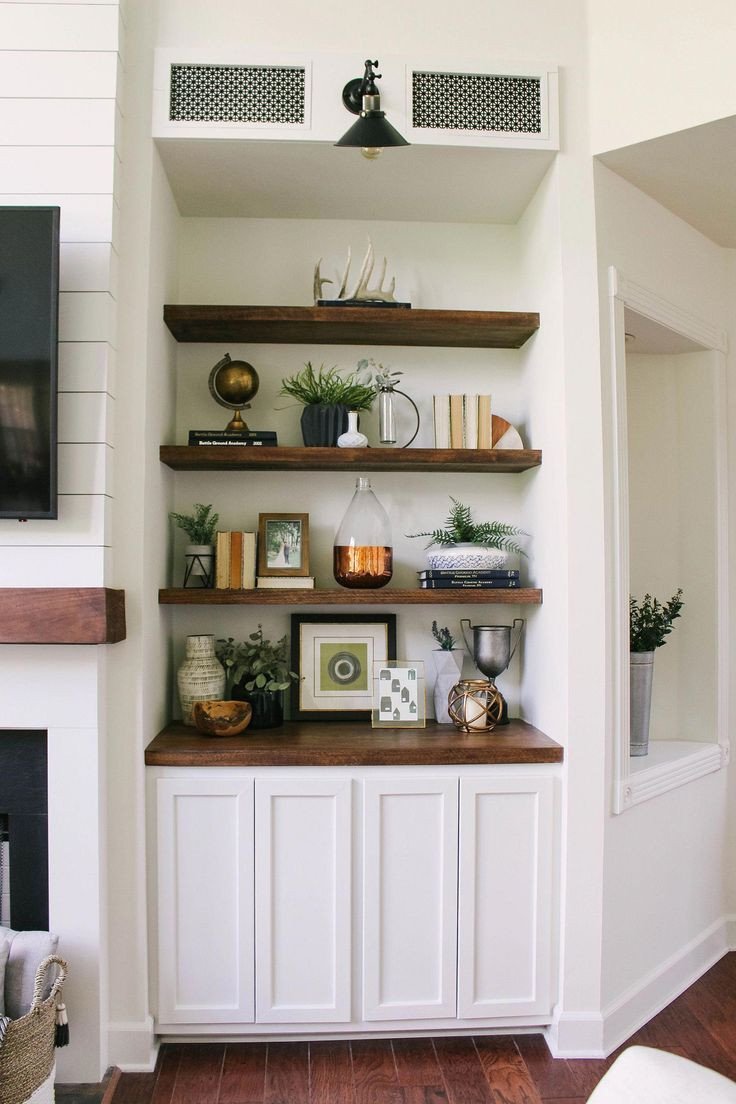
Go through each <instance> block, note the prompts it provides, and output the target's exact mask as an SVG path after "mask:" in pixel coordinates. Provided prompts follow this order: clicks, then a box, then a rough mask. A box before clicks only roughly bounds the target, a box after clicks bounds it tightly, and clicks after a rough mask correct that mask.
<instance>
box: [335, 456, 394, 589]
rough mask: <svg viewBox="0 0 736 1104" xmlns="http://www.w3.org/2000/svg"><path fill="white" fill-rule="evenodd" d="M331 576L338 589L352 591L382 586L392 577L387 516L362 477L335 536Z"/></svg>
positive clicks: (389, 531) (391, 554)
mask: <svg viewBox="0 0 736 1104" xmlns="http://www.w3.org/2000/svg"><path fill="white" fill-rule="evenodd" d="M333 572H334V575H335V579H336V580H337V582H338V583H339V584H340V586H344V587H350V588H351V589H354V590H359V589H376V588H378V587H382V586H385V585H386V583H387V582H388V581H389V580H390V578H391V575H392V574H393V548H392V545H391V525H390V523H389V520H388V514H387V513H386V511H385V510H384V508H383V506H382V505H381V503H380V502H379V501H378V499H377V498H376V496H375V495H374V493H373V491H372V490H371V484H370V480H369V479H367V478H366V477H365V476H363V475H360V476H358V479H357V480H356V483H355V494H354V495H353V497H352V500H351V502H350V505H349V506H348V508H347V512H346V514H345V517H344V518H343V519H342V521H341V522H340V525H339V527H338V530H337V534H336V536H335V547H334V560H333Z"/></svg>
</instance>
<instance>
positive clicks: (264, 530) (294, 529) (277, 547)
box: [258, 514, 309, 578]
mask: <svg viewBox="0 0 736 1104" xmlns="http://www.w3.org/2000/svg"><path fill="white" fill-rule="evenodd" d="M290 561H291V562H290ZM258 574H259V575H265V576H274V575H275V576H280V577H282V578H294V577H295V576H304V575H309V514H259V515H258Z"/></svg>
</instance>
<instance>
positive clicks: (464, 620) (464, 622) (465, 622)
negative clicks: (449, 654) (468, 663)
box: [460, 617, 475, 659]
mask: <svg viewBox="0 0 736 1104" xmlns="http://www.w3.org/2000/svg"><path fill="white" fill-rule="evenodd" d="M466 625H467V626H468V628H470V627H471V625H470V618H469V617H461V618H460V631H461V632H462V634H463V640H464V641H465V647H466V648H467V649H468V655H469V656H473V659H475V656H474V652H473V649H472V648H471V646H470V644H469V643H468V635H467V633H466V631H465V626H466Z"/></svg>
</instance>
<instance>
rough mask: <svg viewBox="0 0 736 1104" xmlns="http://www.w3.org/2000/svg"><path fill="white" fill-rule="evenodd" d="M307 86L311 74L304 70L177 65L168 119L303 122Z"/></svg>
mask: <svg viewBox="0 0 736 1104" xmlns="http://www.w3.org/2000/svg"><path fill="white" fill-rule="evenodd" d="M305 87H306V70H305V69H304V68H302V67H300V66H286V65H190V64H175V65H172V66H171V94H170V100H169V105H170V106H169V119H170V120H171V122H175V123H269V124H271V125H274V124H279V123H288V124H300V123H301V124H303V123H304V121H305Z"/></svg>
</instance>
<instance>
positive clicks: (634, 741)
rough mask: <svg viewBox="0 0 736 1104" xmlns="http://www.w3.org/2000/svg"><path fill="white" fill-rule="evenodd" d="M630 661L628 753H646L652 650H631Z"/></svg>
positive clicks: (650, 700) (650, 703)
mask: <svg viewBox="0 0 736 1104" xmlns="http://www.w3.org/2000/svg"><path fill="white" fill-rule="evenodd" d="M630 661H631V662H630V667H629V671H630V675H629V679H630V682H629V687H630V699H629V703H630V708H629V722H630V723H629V754H630V755H647V754H648V752H649V717H650V714H651V710H652V677H653V675H654V652H631V653H630Z"/></svg>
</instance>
